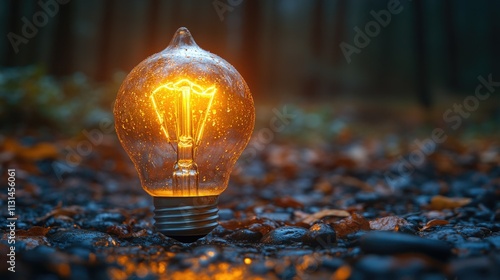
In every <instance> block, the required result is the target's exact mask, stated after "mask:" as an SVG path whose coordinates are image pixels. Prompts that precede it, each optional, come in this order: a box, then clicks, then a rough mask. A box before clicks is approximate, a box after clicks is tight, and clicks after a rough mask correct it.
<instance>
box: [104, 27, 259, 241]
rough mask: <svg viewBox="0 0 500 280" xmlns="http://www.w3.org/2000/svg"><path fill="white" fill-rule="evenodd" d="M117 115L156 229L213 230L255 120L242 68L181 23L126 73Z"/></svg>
mask: <svg viewBox="0 0 500 280" xmlns="http://www.w3.org/2000/svg"><path fill="white" fill-rule="evenodd" d="M114 115H115V126H116V133H117V134H118V138H119V139H120V142H121V144H122V146H123V148H124V149H125V151H126V152H127V154H128V155H129V157H130V158H131V159H132V161H133V163H134V165H135V167H136V169H137V172H138V173H139V177H140V180H141V184H142V187H143V188H144V190H145V191H146V192H148V193H149V194H150V195H152V196H153V201H154V205H155V226H156V228H157V229H158V230H159V231H161V232H162V233H164V234H165V235H167V236H170V237H174V238H176V239H178V240H181V241H191V240H196V239H198V238H199V237H202V236H205V235H206V234H208V233H209V232H210V231H211V230H212V229H213V228H214V227H216V226H217V218H218V215H217V212H218V210H217V200H218V196H219V194H221V193H222V192H223V191H224V190H225V189H226V187H227V184H228V181H229V175H230V173H231V171H232V169H233V167H234V164H235V163H236V160H237V159H238V157H239V156H240V155H241V153H242V152H243V149H244V148H245V146H246V145H247V143H248V141H249V139H250V136H251V134H252V131H253V126H254V122H255V109H254V105H253V99H252V96H251V93H250V90H249V88H248V86H247V84H246V83H245V81H244V80H243V78H242V77H241V75H240V74H239V73H238V72H237V71H236V69H234V67H233V66H232V65H231V64H229V63H228V62H227V61H225V60H224V59H222V58H220V57H218V56H217V55H214V54H212V53H210V52H207V51H205V50H203V49H201V48H200V47H198V45H197V44H196V43H195V42H194V40H193V38H192V37H191V34H190V33H189V31H188V30H187V29H186V28H184V27H182V28H179V29H178V30H177V32H176V33H175V35H174V37H173V39H172V40H171V42H170V44H169V45H168V47H167V48H166V49H165V50H163V51H161V52H159V53H157V54H154V55H152V56H150V57H148V58H147V59H146V60H144V61H142V62H141V63H140V64H139V65H137V66H136V67H135V68H134V69H133V70H132V71H131V72H130V73H129V74H128V76H127V78H126V79H125V81H123V83H122V85H121V87H120V90H119V92H118V95H117V98H116V103H115V107H114Z"/></svg>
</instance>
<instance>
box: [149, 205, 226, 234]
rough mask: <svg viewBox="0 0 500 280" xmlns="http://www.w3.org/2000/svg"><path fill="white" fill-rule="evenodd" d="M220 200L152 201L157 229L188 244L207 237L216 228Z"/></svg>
mask: <svg viewBox="0 0 500 280" xmlns="http://www.w3.org/2000/svg"><path fill="white" fill-rule="evenodd" d="M218 199H219V196H217V195H214V196H196V197H159V196H156V197H153V203H154V206H155V210H154V214H155V216H154V219H155V227H156V229H157V230H158V231H159V232H161V233H163V234H164V235H166V236H168V237H171V238H174V239H176V240H178V241H181V242H185V243H190V242H194V241H196V240H198V239H200V238H202V237H204V236H206V235H207V234H209V233H210V232H211V231H212V230H213V229H214V228H215V227H216V226H217V225H218V223H217V219H218V218H219V215H218V212H219V209H218V208H217V203H218Z"/></svg>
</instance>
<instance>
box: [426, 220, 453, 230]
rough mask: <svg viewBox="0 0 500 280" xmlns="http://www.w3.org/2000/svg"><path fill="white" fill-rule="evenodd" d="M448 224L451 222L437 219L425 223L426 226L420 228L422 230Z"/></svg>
mask: <svg viewBox="0 0 500 280" xmlns="http://www.w3.org/2000/svg"><path fill="white" fill-rule="evenodd" d="M447 224H449V222H448V221H447V220H437V219H434V220H430V221H428V222H427V224H425V226H424V227H423V228H421V229H420V231H424V230H428V229H430V228H432V227H435V226H444V225H447Z"/></svg>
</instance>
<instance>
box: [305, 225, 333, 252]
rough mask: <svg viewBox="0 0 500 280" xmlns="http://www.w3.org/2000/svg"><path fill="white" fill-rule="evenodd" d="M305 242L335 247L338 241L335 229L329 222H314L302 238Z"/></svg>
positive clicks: (315, 245)
mask: <svg viewBox="0 0 500 280" xmlns="http://www.w3.org/2000/svg"><path fill="white" fill-rule="evenodd" d="M302 240H303V242H304V244H307V245H309V246H313V247H317V246H320V247H322V248H330V247H333V246H334V244H335V241H336V233H335V230H334V229H333V228H332V227H331V226H330V225H327V224H323V223H320V224H314V225H312V226H311V227H310V228H309V230H308V231H307V233H306V234H305V235H304V237H303V238H302Z"/></svg>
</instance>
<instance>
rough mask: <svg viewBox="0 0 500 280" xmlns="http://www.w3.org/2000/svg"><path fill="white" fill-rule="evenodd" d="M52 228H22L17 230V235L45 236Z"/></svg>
mask: <svg viewBox="0 0 500 280" xmlns="http://www.w3.org/2000/svg"><path fill="white" fill-rule="evenodd" d="M49 230H50V228H44V227H39V226H34V227H32V228H30V229H28V230H24V229H20V230H18V231H17V232H16V235H17V236H45V235H46V234H47V232H49Z"/></svg>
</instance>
